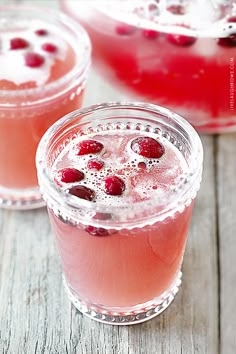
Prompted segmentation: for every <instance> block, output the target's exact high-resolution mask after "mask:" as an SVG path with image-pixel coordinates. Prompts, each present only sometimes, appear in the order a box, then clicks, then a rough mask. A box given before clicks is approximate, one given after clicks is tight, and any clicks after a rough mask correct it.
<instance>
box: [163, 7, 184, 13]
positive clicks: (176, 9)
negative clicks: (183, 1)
mask: <svg viewBox="0 0 236 354" xmlns="http://www.w3.org/2000/svg"><path fill="white" fill-rule="evenodd" d="M167 11H169V12H171V13H172V14H174V15H184V13H185V10H184V7H183V6H181V5H171V6H168V7H167Z"/></svg>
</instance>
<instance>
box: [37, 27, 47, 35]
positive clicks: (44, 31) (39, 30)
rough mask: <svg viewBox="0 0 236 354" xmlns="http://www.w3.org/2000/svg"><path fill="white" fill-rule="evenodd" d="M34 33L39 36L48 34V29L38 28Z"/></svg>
mask: <svg viewBox="0 0 236 354" xmlns="http://www.w3.org/2000/svg"><path fill="white" fill-rule="evenodd" d="M34 33H35V34H37V35H38V36H46V35H47V34H48V31H46V30H45V29H41V28H40V29H38V30H36V31H35V32H34Z"/></svg>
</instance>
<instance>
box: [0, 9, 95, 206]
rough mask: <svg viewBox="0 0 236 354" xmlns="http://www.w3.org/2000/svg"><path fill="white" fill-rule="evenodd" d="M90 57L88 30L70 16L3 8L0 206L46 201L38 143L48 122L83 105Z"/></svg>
mask: <svg viewBox="0 0 236 354" xmlns="http://www.w3.org/2000/svg"><path fill="white" fill-rule="evenodd" d="M90 57H91V45H90V41H89V38H88V36H87V33H86V32H85V30H84V29H83V28H82V27H81V26H80V25H79V24H77V23H75V22H74V21H73V20H72V19H70V18H68V17H67V16H64V15H62V14H60V13H58V12H56V11H50V10H48V9H43V8H42V9H40V8H34V7H28V6H25V5H12V6H0V68H1V70H0V165H1V168H0V207H3V208H4V207H5V208H14V209H30V208H36V207H39V206H42V205H43V204H44V202H43V200H42V198H41V194H40V192H39V188H38V183H37V173H36V166H35V153H36V149H37V145H38V142H39V140H40V138H41V137H42V135H43V134H44V133H45V131H46V130H47V129H48V128H49V126H50V125H52V124H53V123H54V122H55V121H56V120H57V119H59V118H61V117H62V116H64V115H65V114H67V113H69V112H70V111H72V110H75V109H76V108H79V107H81V104H82V100H83V93H84V89H85V85H86V80H87V76H88V71H89V66H90Z"/></svg>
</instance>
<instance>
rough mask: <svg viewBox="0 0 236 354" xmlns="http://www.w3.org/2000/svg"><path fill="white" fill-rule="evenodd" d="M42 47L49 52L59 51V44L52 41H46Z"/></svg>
mask: <svg viewBox="0 0 236 354" xmlns="http://www.w3.org/2000/svg"><path fill="white" fill-rule="evenodd" d="M42 49H43V50H44V51H45V52H48V53H56V52H57V46H56V45H55V44H52V43H44V44H43V45H42Z"/></svg>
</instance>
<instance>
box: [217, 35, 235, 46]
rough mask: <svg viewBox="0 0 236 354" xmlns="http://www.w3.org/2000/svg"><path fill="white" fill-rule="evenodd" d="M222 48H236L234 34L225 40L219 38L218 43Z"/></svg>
mask: <svg viewBox="0 0 236 354" xmlns="http://www.w3.org/2000/svg"><path fill="white" fill-rule="evenodd" d="M217 43H218V44H219V45H221V46H222V47H235V46H236V33H233V34H231V35H230V36H229V37H226V38H219V39H218V42H217Z"/></svg>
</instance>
